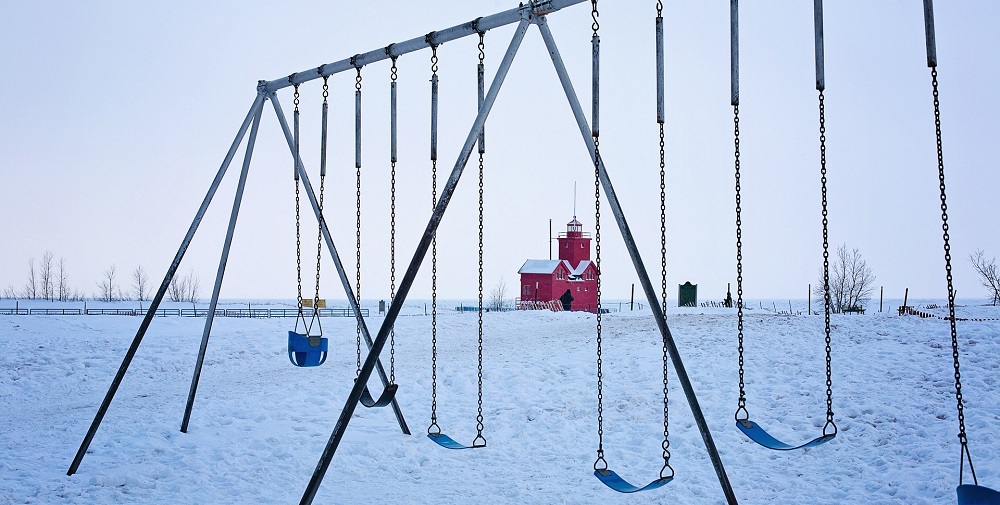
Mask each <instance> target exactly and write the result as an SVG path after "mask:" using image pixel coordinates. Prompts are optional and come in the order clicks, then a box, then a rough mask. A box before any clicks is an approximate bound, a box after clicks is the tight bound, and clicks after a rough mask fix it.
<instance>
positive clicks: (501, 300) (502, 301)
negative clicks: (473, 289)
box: [489, 277, 509, 311]
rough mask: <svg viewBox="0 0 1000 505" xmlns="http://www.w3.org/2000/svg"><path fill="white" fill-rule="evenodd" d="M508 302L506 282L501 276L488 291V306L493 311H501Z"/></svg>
mask: <svg viewBox="0 0 1000 505" xmlns="http://www.w3.org/2000/svg"><path fill="white" fill-rule="evenodd" d="M508 303H509V301H508V300H507V282H506V281H504V279H503V277H501V278H500V282H497V285H496V286H494V287H493V290H492V291H490V304H489V308H490V310H494V311H502V310H504V309H505V308H507V307H506V306H507V304H508Z"/></svg>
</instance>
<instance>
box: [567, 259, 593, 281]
mask: <svg viewBox="0 0 1000 505" xmlns="http://www.w3.org/2000/svg"><path fill="white" fill-rule="evenodd" d="M567 264H568V263H567ZM589 266H590V260H583V261H581V262H580V264H579V265H577V266H576V270H570V275H573V276H577V277H579V276H581V275H583V273H584V272H586V271H587V267H589Z"/></svg>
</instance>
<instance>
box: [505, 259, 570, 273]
mask: <svg viewBox="0 0 1000 505" xmlns="http://www.w3.org/2000/svg"><path fill="white" fill-rule="evenodd" d="M560 263H566V261H565V260H527V261H525V262H524V265H521V269H520V270H518V271H517V273H519V274H551V273H552V272H555V271H556V267H557V266H559V264H560ZM566 270H569V271H572V270H573V269H572V268H570V267H569V264H568V263H566Z"/></svg>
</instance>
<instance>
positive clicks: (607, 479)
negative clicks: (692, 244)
mask: <svg viewBox="0 0 1000 505" xmlns="http://www.w3.org/2000/svg"><path fill="white" fill-rule="evenodd" d="M591 5H592V17H593V20H594V24H593V30H594V34H593V37H592V46H593V59H594V75H593V79H594V93H593V107H594V108H593V116H592V118H593V119H592V121H593V125H592V132H591V135H592V137H593V140H594V176H595V180H594V186H595V194H596V197H595V210H596V212H595V217H594V221H595V223H594V224H595V228H596V229H597V230H598V231H597V233H596V236H595V241H596V243H597V255H596V257H595V264H596V265H597V270H598V271H601V234H600V229H601V228H600V225H601V221H600V220H601V210H600V209H601V200H600V188H601V180H600V156H601V155H600V150H599V145H600V144H599V139H598V136H599V125H598V117H599V115H598V112H599V105H600V104H599V96H600V94H599V89H600V88H599V79H600V76H599V73H598V68H599V67H598V58H599V55H600V37H599V35H598V29H599V27H600V25H599V24H598V23H597V19H598V16H599V12H598V10H597V1H596V0H595V1H594V2H593V3H592V4H591ZM662 12H663V4H662V2H659V1H658V2H657V3H656V60H657V61H656V63H657V65H656V70H657V114H656V116H657V117H656V119H657V123H659V127H660V210H661V214H660V224H661V226H660V231H661V237H660V238H661V242H660V243H661V248H660V254H661V259H662V261H661V266H662V267H663V268H662V269H661V274H662V278H663V279H664V280H663V284H662V286H661V287H662V293H661V296H662V298H661V303H663V310H664V312H666V299H667V291H666V289H667V285H666V235H665V233H666V228H665V222H666V215H665V213H664V212H665V210H664V209H665V207H664V201H665V198H666V195H665V193H664V187H665V186H664V181H665V179H664V178H665V172H664V167H665V162H664V150H663V145H664V144H663V125H664V115H663V16H662ZM601 313H602V310H601V280H600V276H598V277H597V311H596V317H597V335H596V341H597V437H598V446H597V460H596V461H595V462H594V476H595V477H597V478H598V480H600V481H601V482H602V483H603V484H604V485H606V486H608V487H609V488H611V489H613V490H615V491H617V492H619V493H638V492H642V491H651V490H654V489H657V488H660V487H663V486H664V485H666V484H668V483H669V482H670V481H672V480H673V479H674V469H673V467H671V466H670V450H669V448H670V441H669V438H668V433H669V429H668V428H669V425H668V416H669V411H668V400H667V346H666V343H664V345H663V442H662V447H663V466H662V467H661V469H660V474H659V476H658V477H657V478H656V479H655V480H653V481H652V482H650V483H649V484H646V485H645V486H641V487H640V486H636V485H633V484H631V483H629V482H628V481H626V480H625V479H623V478H622V477H621V476H619V475H618V474H617V473H615V472H614V471H613V470H610V469H609V468H608V462H607V460H605V459H604V415H603V412H604V404H603V397H604V393H603V375H604V374H603V370H602V360H601V343H602V342H601V341H602V338H601Z"/></svg>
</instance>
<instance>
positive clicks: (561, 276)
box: [556, 269, 566, 280]
mask: <svg viewBox="0 0 1000 505" xmlns="http://www.w3.org/2000/svg"><path fill="white" fill-rule="evenodd" d="M565 277H566V275H565V274H564V273H563V271H562V269H559V270H556V279H558V280H563V279H564V278H565Z"/></svg>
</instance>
